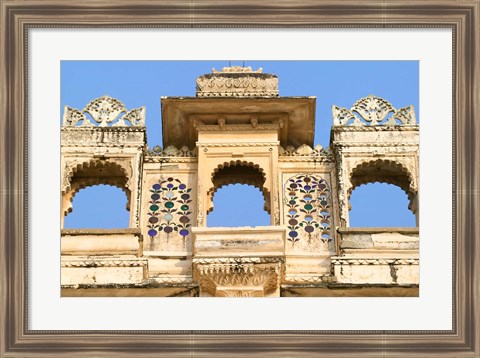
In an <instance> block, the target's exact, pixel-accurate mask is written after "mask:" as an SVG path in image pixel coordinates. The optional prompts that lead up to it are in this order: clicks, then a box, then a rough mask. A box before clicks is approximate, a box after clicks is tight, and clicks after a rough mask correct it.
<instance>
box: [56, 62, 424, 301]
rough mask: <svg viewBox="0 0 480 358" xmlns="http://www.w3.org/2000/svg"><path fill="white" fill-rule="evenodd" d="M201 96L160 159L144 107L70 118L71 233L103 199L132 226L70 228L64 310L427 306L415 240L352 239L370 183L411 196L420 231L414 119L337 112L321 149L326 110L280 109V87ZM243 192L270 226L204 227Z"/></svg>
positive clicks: (216, 76)
mask: <svg viewBox="0 0 480 358" xmlns="http://www.w3.org/2000/svg"><path fill="white" fill-rule="evenodd" d="M196 85H197V91H196V96H195V97H162V99H161V106H162V128H163V147H159V146H157V147H154V148H152V149H149V148H148V147H147V144H146V143H147V142H146V134H147V133H146V127H145V109H144V108H136V109H132V110H128V109H127V108H125V106H124V105H123V104H122V102H120V101H119V100H117V99H114V98H111V97H108V96H104V97H101V98H98V99H95V100H93V101H91V102H90V103H88V104H87V105H86V106H85V107H84V108H83V109H81V110H79V109H75V108H70V107H66V108H65V112H64V118H63V125H62V128H61V165H62V167H61V168H62V169H61V175H62V189H61V190H62V208H61V210H62V212H61V217H62V226H63V218H64V217H65V216H66V215H68V214H69V213H70V212H71V211H72V209H74V208H73V207H72V199H73V198H74V196H75V194H76V193H77V192H78V191H79V190H81V189H83V188H86V187H89V186H92V185H96V184H107V185H112V186H116V187H118V188H121V189H122V190H123V191H124V192H125V194H126V196H127V198H128V202H127V209H128V210H129V212H130V223H129V228H128V229H63V228H62V230H61V285H62V295H63V296H162V297H164V296H187V297H195V296H201V297H212V296H217V297H218V296H219V297H278V296H418V287H419V231H418V227H412V228H377V227H373V228H372V227H369V228H352V227H350V226H349V199H350V195H351V193H352V190H353V189H355V188H356V187H357V186H359V185H362V184H366V183H371V182H384V183H390V184H394V185H396V186H398V187H400V188H401V189H402V190H403V191H405V193H406V194H407V196H408V199H409V203H410V204H409V209H410V210H412V212H413V213H414V214H415V215H416V218H417V223H418V215H419V212H418V172H419V160H418V159H419V158H418V155H419V126H418V125H417V124H416V119H415V112H414V108H413V107H412V106H409V107H405V108H399V109H397V108H395V107H393V105H392V104H390V103H389V102H388V101H387V100H385V99H382V98H379V97H376V96H367V97H365V98H362V99H359V100H358V101H357V102H356V103H354V104H353V105H352V107H351V108H350V109H347V108H340V107H337V106H333V107H332V115H333V125H332V128H331V136H330V145H329V147H327V148H322V147H321V146H320V145H316V146H315V145H314V143H313V138H314V130H315V104H316V99H315V98H314V97H281V96H279V92H278V78H277V76H275V75H272V74H267V73H263V72H262V70H261V69H259V70H256V71H255V70H252V69H251V68H246V67H227V68H224V69H223V70H222V71H215V70H214V71H213V73H211V74H206V75H203V76H200V77H199V78H198V79H197V80H196ZM236 183H239V184H248V185H253V186H255V187H257V188H258V189H259V190H260V191H261V192H262V194H263V197H264V201H265V202H264V209H265V210H266V211H267V212H268V213H269V214H270V218H271V222H270V225H269V226H262V227H235V228H232V227H208V226H207V221H208V219H207V214H208V213H209V212H210V211H211V210H213V197H214V195H215V193H216V191H217V190H218V189H219V188H221V187H222V186H224V185H229V184H236ZM232 205H234V203H233V204H232ZM372 215H375V213H374V212H372Z"/></svg>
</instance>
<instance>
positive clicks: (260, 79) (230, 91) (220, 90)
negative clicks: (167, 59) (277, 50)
mask: <svg viewBox="0 0 480 358" xmlns="http://www.w3.org/2000/svg"><path fill="white" fill-rule="evenodd" d="M262 71H263V70H262V69H261V68H259V69H258V70H255V71H254V70H252V68H251V67H241V66H232V67H224V68H223V69H222V71H217V70H215V69H213V70H212V73H209V74H205V75H203V76H200V77H198V78H197V81H196V82H197V97H278V77H277V76H276V75H272V74H268V73H262Z"/></svg>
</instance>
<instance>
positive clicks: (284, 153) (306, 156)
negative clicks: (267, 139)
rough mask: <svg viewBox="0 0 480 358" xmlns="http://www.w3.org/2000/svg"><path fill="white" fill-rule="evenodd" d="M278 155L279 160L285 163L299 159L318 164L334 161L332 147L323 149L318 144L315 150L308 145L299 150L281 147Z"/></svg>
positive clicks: (291, 147)
mask: <svg viewBox="0 0 480 358" xmlns="http://www.w3.org/2000/svg"><path fill="white" fill-rule="evenodd" d="M278 155H279V157H280V158H279V160H283V161H289V160H292V159H297V158H298V159H302V160H308V161H313V162H318V163H331V162H333V161H334V159H333V154H332V151H331V149H330V147H327V148H323V147H322V146H321V145H320V144H317V145H316V146H315V147H314V148H312V147H310V146H309V145H307V144H303V145H301V146H300V147H298V148H295V147H293V146H291V145H289V146H287V147H286V148H283V147H279V149H278ZM292 157H293V158H292Z"/></svg>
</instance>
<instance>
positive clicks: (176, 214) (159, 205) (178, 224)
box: [147, 177, 192, 242]
mask: <svg viewBox="0 0 480 358" xmlns="http://www.w3.org/2000/svg"><path fill="white" fill-rule="evenodd" d="M191 191H192V189H191V188H187V186H186V185H185V184H183V183H182V182H181V181H180V180H178V179H174V178H172V177H169V178H167V179H165V180H162V181H160V182H159V183H155V184H153V185H152V188H151V189H150V192H151V193H152V194H151V195H150V201H149V205H150V207H149V212H148V213H147V215H148V217H149V218H148V225H147V227H148V229H149V230H148V235H149V236H150V239H153V238H154V237H155V236H157V235H158V234H159V233H160V232H161V231H163V232H164V233H165V234H166V239H167V242H168V239H169V238H170V236H171V235H180V236H181V237H182V239H183V240H184V242H185V238H186V237H187V236H188V235H189V234H190V229H189V228H190V226H191V214H192V211H191V208H190V205H191V204H190V203H191V202H192V198H191Z"/></svg>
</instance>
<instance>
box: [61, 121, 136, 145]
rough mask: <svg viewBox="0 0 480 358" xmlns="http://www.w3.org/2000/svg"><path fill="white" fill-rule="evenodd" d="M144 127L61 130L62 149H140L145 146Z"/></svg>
mask: <svg viewBox="0 0 480 358" xmlns="http://www.w3.org/2000/svg"><path fill="white" fill-rule="evenodd" d="M145 132H146V131H145V127H94V126H79V127H74V126H70V127H66V126H63V127H62V129H61V133H62V136H61V144H62V146H63V147H68V146H75V147H79V146H81V147H135V148H138V147H142V146H144V145H145V137H146V136H145Z"/></svg>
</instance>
